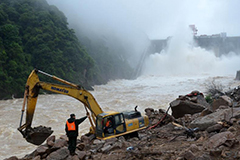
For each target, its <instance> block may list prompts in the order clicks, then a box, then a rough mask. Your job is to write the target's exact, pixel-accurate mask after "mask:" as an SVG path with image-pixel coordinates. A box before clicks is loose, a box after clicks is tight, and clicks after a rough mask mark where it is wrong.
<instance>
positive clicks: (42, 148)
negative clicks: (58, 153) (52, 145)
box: [36, 146, 48, 155]
mask: <svg viewBox="0 0 240 160" xmlns="http://www.w3.org/2000/svg"><path fill="white" fill-rule="evenodd" d="M47 150H48V147H46V146H39V147H38V148H37V149H36V155H43V154H44V153H46V152H47Z"/></svg>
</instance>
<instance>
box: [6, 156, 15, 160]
mask: <svg viewBox="0 0 240 160" xmlns="http://www.w3.org/2000/svg"><path fill="white" fill-rule="evenodd" d="M4 160H18V158H17V157H16V156H12V157H9V158H7V159H4Z"/></svg>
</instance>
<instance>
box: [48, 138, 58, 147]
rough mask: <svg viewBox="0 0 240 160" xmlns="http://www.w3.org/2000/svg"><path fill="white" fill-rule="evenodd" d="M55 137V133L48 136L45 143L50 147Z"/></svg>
mask: <svg viewBox="0 0 240 160" xmlns="http://www.w3.org/2000/svg"><path fill="white" fill-rule="evenodd" d="M55 139H56V136H55V135H53V136H50V137H48V139H47V145H48V146H51V147H52V146H53V145H54V142H55Z"/></svg>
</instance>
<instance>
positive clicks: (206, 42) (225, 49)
mask: <svg viewBox="0 0 240 160" xmlns="http://www.w3.org/2000/svg"><path fill="white" fill-rule="evenodd" d="M170 39H171V37H168V38H167V39H157V40H151V41H150V45H149V47H148V48H147V49H146V51H145V52H144V53H143V54H142V56H141V58H140V61H139V63H138V66H137V68H136V70H135V77H137V76H139V75H140V73H141V71H142V67H143V63H144V61H145V59H146V58H147V57H148V56H149V55H150V54H154V53H161V51H162V50H164V49H165V50H166V49H167V47H168V42H169V40H170ZM193 44H194V46H196V47H197V46H199V47H201V48H204V49H206V50H208V51H212V52H214V54H215V55H216V56H217V57H220V56H221V55H226V54H229V53H231V52H233V53H235V54H238V55H239V54H240V36H235V37H227V36H226V33H221V34H215V35H210V36H208V35H200V36H194V37H193Z"/></svg>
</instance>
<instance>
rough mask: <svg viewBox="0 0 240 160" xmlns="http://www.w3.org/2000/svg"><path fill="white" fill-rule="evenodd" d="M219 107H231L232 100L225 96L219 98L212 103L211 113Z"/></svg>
mask: <svg viewBox="0 0 240 160" xmlns="http://www.w3.org/2000/svg"><path fill="white" fill-rule="evenodd" d="M220 106H229V107H231V106H232V99H231V98H230V97H228V96H226V95H224V96H220V97H219V98H218V99H216V100H214V101H213V102H212V105H211V108H212V111H216V110H217V109H218V108H219V107H220Z"/></svg>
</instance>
